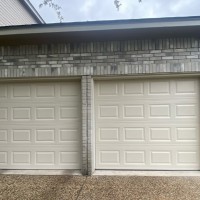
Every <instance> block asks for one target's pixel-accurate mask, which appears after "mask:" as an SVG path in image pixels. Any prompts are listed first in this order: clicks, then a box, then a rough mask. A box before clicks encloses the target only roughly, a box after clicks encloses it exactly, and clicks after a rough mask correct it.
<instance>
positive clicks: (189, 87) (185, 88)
mask: <svg viewBox="0 0 200 200" xmlns="http://www.w3.org/2000/svg"><path fill="white" fill-rule="evenodd" d="M195 85H196V84H195V81H193V80H191V81H188V80H186V81H177V82H176V93H177V94H194V93H195V92H196V88H195Z"/></svg>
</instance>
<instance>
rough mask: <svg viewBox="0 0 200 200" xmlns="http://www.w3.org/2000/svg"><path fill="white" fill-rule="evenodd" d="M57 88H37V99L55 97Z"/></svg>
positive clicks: (48, 86)
mask: <svg viewBox="0 0 200 200" xmlns="http://www.w3.org/2000/svg"><path fill="white" fill-rule="evenodd" d="M54 96H55V86H54V85H47V84H46V85H38V86H37V87H36V97H54Z"/></svg>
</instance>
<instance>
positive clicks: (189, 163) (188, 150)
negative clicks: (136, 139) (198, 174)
mask: <svg viewBox="0 0 200 200" xmlns="http://www.w3.org/2000/svg"><path fill="white" fill-rule="evenodd" d="M161 149H162V150H161ZM97 151H98V155H97V163H98V164H96V167H97V169H99V168H100V169H101V168H102V167H105V166H106V168H107V169H113V168H112V167H114V166H115V167H117V169H147V167H148V168H153V169H160V168H161V167H162V169H164V170H170V169H171V170H176V168H177V166H178V167H179V169H188V167H189V168H191V170H197V169H198V168H199V161H198V160H199V152H198V150H197V147H190V146H181V147H179V148H177V147H176V146H172V147H170V148H169V147H168V146H161V145H157V146H153V147H152V146H148V145H147V146H146V147H145V148H143V147H141V146H140V145H136V146H134V147H133V146H130V145H129V146H123V145H121V146H118V148H112V150H110V145H105V146H102V147H101V148H97ZM113 163H114V165H113ZM159 167H160V168H159Z"/></svg>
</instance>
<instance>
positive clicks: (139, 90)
mask: <svg viewBox="0 0 200 200" xmlns="http://www.w3.org/2000/svg"><path fill="white" fill-rule="evenodd" d="M143 94H144V84H143V83H138V82H132V81H126V82H124V95H143Z"/></svg>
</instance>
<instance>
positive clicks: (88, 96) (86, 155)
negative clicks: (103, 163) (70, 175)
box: [81, 76, 94, 175]
mask: <svg viewBox="0 0 200 200" xmlns="http://www.w3.org/2000/svg"><path fill="white" fill-rule="evenodd" d="M81 84H82V86H81V89H82V174H83V175H92V172H93V171H94V166H93V163H94V162H93V159H94V154H93V153H94V150H93V143H94V142H93V137H92V136H93V134H92V133H93V131H92V129H93V126H92V124H93V117H92V116H93V112H92V107H93V106H92V102H93V99H92V96H93V95H92V84H93V83H92V78H91V76H82V81H81Z"/></svg>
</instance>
